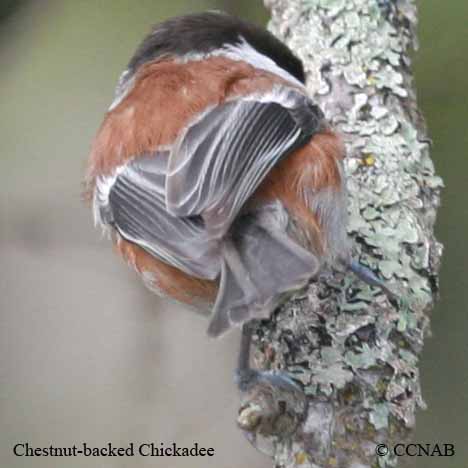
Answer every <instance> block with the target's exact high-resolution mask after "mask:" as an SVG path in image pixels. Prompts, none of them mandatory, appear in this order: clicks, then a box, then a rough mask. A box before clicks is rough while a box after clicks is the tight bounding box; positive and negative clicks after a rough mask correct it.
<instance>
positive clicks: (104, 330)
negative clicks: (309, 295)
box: [0, 0, 468, 468]
mask: <svg viewBox="0 0 468 468" xmlns="http://www.w3.org/2000/svg"><path fill="white" fill-rule="evenodd" d="M207 8H218V9H224V10H227V11H230V12H233V13H236V14H239V15H241V16H244V17H246V18H250V19H253V20H255V21H257V22H259V23H262V24H264V23H265V22H266V21H267V18H268V15H267V12H266V11H265V10H264V9H263V6H262V3H261V2H260V1H255V2H254V1H248V0H243V1H228V0H225V1H221V0H220V1H208V0H207V1H201V0H197V1H188V0H185V1H184V0H172V1H170V2H169V1H156V0H139V1H132V0H101V1H91V0H60V1H59V0H32V1H15V0H11V1H0V63H1V73H0V106H1V114H0V115H1V125H0V168H1V170H0V193H1V197H0V259H1V266H2V269H1V271H0V311H1V315H0V320H1V327H0V338H1V341H0V364H1V367H0V379H1V387H0V424H1V426H0V432H1V435H0V439H1V440H0V450H1V452H0V465H1V466H5V467H12V468H14V467H69V466H70V467H82V466H83V467H85V466H86V467H88V466H89V467H96V466H100V467H101V466H102V467H127V466H128V467H129V466H132V467H146V466H161V467H167V466H170V467H179V466H186V467H191V468H196V467H202V466H203V467H204V468H205V467H207V466H213V467H215V466H216V467H217V468H223V467H226V468H236V467H241V466H256V467H258V468H262V467H268V466H270V464H269V461H268V459H266V458H265V457H264V456H262V455H260V454H258V453H257V452H255V450H253V449H252V448H251V447H250V446H249V445H248V444H247V443H246V441H245V440H244V439H243V437H242V435H241V434H239V431H237V429H236V427H235V425H234V418H235V414H236V410H237V404H238V397H237V394H236V391H235V388H234V385H233V383H232V369H233V367H234V362H235V354H236V352H237V344H238V343H237V342H238V334H236V333H232V334H230V335H229V336H228V337H227V338H226V339H225V340H221V341H210V340H208V339H207V338H206V336H205V325H206V324H205V322H204V321H203V320H201V319H199V318H198V317H196V316H194V315H193V314H190V313H185V311H183V310H182V309H179V308H178V307H176V306H173V305H167V304H166V303H165V302H162V301H159V300H158V299H157V298H155V297H154V296H152V295H151V294H150V293H149V292H148V291H146V290H145V289H144V288H143V287H142V286H141V285H140V283H139V281H138V280H137V279H136V277H135V276H134V275H133V274H132V273H131V272H129V271H128V270H127V268H125V266H124V265H123V263H122V262H120V261H119V260H118V259H117V258H116V257H115V256H114V255H113V253H112V249H111V248H110V245H109V244H108V243H107V242H106V241H104V240H101V239H100V238H99V233H98V232H97V231H95V230H94V229H93V227H92V222H91V216H90V213H89V212H88V210H87V209H86V208H85V207H84V206H82V204H81V203H80V181H81V178H82V174H83V169H84V162H85V159H86V156H87V153H88V150H89V145H90V141H91V139H92V137H93V135H94V133H95V131H96V129H97V127H98V125H99V123H100V121H101V118H102V116H103V113H104V111H105V110H106V109H107V107H108V105H109V103H110V102H111V100H112V93H113V87H114V84H115V82H116V80H117V78H118V76H119V74H120V72H121V71H122V69H123V68H124V66H125V65H126V63H127V61H128V59H129V57H130V55H131V53H132V52H133V50H134V49H135V47H136V45H137V43H138V42H139V41H140V40H141V38H142V36H143V34H144V33H146V32H147V31H148V30H149V28H150V26H151V25H152V24H154V23H156V22H158V21H159V20H160V19H163V18H166V17H169V16H173V15H177V14H181V13H187V12H189V11H197V10H202V9H207ZM467 18H468V2H466V0H451V1H450V2H440V1H437V0H424V1H421V2H420V28H419V38H420V45H421V46H420V50H419V51H418V52H417V54H416V55H415V72H416V79H417V81H416V83H417V90H418V96H419V103H420V106H421V108H422V110H423V112H424V114H425V116H426V118H427V121H428V125H429V130H430V135H431V137H432V139H433V140H434V149H433V157H434V160H435V163H436V167H437V170H438V172H439V174H440V175H441V176H442V177H443V178H444V180H445V183H446V187H447V188H446V189H445V191H444V194H443V204H442V207H441V209H440V211H439V217H438V226H437V236H438V238H439V239H440V240H441V241H442V242H443V243H444V244H445V256H444V261H443V268H442V272H441V300H440V302H439V304H438V306H437V307H436V309H435V310H434V312H433V314H432V329H433V337H432V338H430V339H428V340H427V345H426V348H425V350H424V354H423V356H422V362H421V371H422V384H423V393H424V395H425V399H426V401H427V403H428V406H429V407H428V410H427V411H424V412H420V413H419V414H418V420H417V430H416V434H415V441H417V442H420V443H436V442H438V443H453V444H455V447H456V456H455V457H452V458H447V459H441V458H419V459H413V460H410V463H409V464H408V466H414V467H437V468H440V467H444V468H466V467H467V466H468V464H467V463H468V359H467V356H468V338H467V337H468V326H467V323H468V322H467V310H466V304H467V299H468V297H467V291H468V280H467V268H466V264H467V263H468V248H467V244H466V241H467V237H468V236H467V230H468V203H467V187H468V159H467V150H466V148H467V147H468V128H467V108H468V91H467V86H466V81H467V79H466V76H467V73H468V59H467V57H468V47H467V45H468V27H467ZM82 440H86V441H89V442H90V443H93V444H95V445H97V446H101V445H104V444H105V443H107V442H110V441H112V442H114V443H116V444H126V443H128V442H129V441H135V442H137V443H139V442H145V441H149V442H151V441H156V442H161V441H163V442H166V443H169V442H171V441H176V442H177V443H179V444H181V445H184V444H185V445H187V444H191V443H192V442H195V441H198V442H199V443H200V444H201V445H204V446H207V447H214V448H215V451H216V456H215V457H213V459H209V460H207V459H202V458H192V459H185V460H184V459H182V460H175V459H171V460H170V461H168V460H167V459H166V460H164V459H158V458H153V459H144V458H140V457H137V458H134V459H103V458H101V459H95V460H91V459H85V458H75V459H72V458H68V459H58V458H55V459H53V458H34V459H32V458H15V457H14V456H13V454H12V446H13V445H14V444H15V443H17V442H25V441H29V442H30V443H31V444H33V445H34V446H46V445H48V444H50V443H54V444H55V445H57V446H60V445H72V444H73V443H76V442H79V441H82Z"/></svg>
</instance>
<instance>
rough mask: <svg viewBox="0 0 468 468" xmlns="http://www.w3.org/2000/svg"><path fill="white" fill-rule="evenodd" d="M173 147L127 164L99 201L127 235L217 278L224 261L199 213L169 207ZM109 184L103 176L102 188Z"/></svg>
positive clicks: (106, 218) (108, 220)
mask: <svg viewBox="0 0 468 468" xmlns="http://www.w3.org/2000/svg"><path fill="white" fill-rule="evenodd" d="M167 156H168V155H167V153H165V152H158V153H155V154H152V155H148V156H143V157H139V158H138V159H135V160H133V161H132V162H130V163H128V164H127V165H126V166H124V167H123V168H121V170H120V171H119V172H118V175H117V176H116V177H115V180H113V181H112V182H113V183H112V186H111V188H110V190H109V192H108V197H107V203H105V202H104V203H101V204H100V206H99V210H100V217H101V219H102V222H103V223H105V224H111V225H112V226H114V228H115V229H116V230H117V231H118V232H119V234H120V235H121V236H122V237H123V238H124V239H127V240H129V241H131V242H134V243H135V244H137V245H139V246H140V247H142V248H144V249H145V250H147V251H148V252H149V253H151V254H152V255H155V256H156V257H158V258H160V259H161V260H163V261H164V262H166V263H168V264H169V265H172V266H175V267H177V268H179V269H181V270H182V271H185V272H187V273H189V274H191V275H195V276H197V277H201V278H209V279H214V278H216V277H217V276H218V274H219V270H220V266H219V265H218V264H219V262H218V260H217V257H216V255H215V253H214V250H215V247H216V246H214V243H213V242H212V241H210V240H209V239H207V236H206V230H205V229H204V223H203V220H202V219H201V218H200V217H199V216H193V217H177V216H173V215H171V214H170V213H168V212H167V210H166V198H165V179H166V175H165V173H166V166H167ZM100 187H103V188H105V182H104V181H103V182H101V184H100V183H99V181H98V185H97V189H99V188H100Z"/></svg>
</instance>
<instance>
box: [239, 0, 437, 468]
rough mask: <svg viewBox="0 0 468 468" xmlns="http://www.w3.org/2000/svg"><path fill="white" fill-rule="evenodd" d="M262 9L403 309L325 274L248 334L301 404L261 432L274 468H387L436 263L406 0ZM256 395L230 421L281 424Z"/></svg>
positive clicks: (275, 404)
mask: <svg viewBox="0 0 468 468" xmlns="http://www.w3.org/2000/svg"><path fill="white" fill-rule="evenodd" d="M265 3H266V5H267V7H268V8H269V9H270V10H271V15H272V20H271V23H270V29H271V31H272V32H273V33H274V34H276V35H277V36H278V37H280V38H281V39H282V40H283V41H285V42H286V43H287V44H288V45H289V46H290V48H291V49H292V50H294V51H295V53H296V54H297V55H298V56H299V57H300V58H301V59H302V60H303V62H304V64H305V67H306V71H307V76H308V87H309V90H310V94H311V96H313V97H314V98H315V99H316V101H317V102H318V103H319V104H320V106H321V107H322V109H323V110H324V112H325V114H326V116H327V118H328V119H329V120H330V121H331V122H332V123H333V125H334V126H335V128H336V129H337V130H338V131H340V132H341V133H342V135H343V138H344V140H345V142H346V145H347V158H346V161H345V170H346V175H347V187H348V192H349V216H350V219H349V228H348V229H349V235H350V236H351V238H352V239H353V241H354V245H355V251H354V254H355V257H356V258H359V260H360V261H361V263H363V264H365V265H368V266H369V267H370V268H371V269H372V270H373V271H375V272H376V273H377V274H378V275H379V276H380V277H381V278H383V279H384V280H385V281H386V282H387V284H388V285H389V287H390V288H391V289H392V290H393V291H395V292H396V293H397V294H398V295H399V296H400V297H401V301H400V303H393V304H392V303H391V302H390V301H389V300H388V298H387V297H386V296H385V295H384V294H382V292H381V291H379V290H378V289H375V288H370V287H368V286H366V285H365V284H363V283H362V282H361V281H360V280H358V279H357V278H356V277H354V276H353V275H352V274H350V273H346V272H336V271H334V272H331V271H330V272H325V273H324V275H323V276H322V277H321V278H320V280H319V281H318V282H314V283H312V284H311V285H310V286H309V288H308V289H307V290H306V291H302V292H300V293H298V294H296V295H295V296H294V297H293V298H292V299H291V300H290V301H289V302H288V303H287V304H285V305H284V306H283V307H282V308H281V309H280V310H279V311H277V312H276V313H275V315H274V317H273V319H272V320H271V321H270V322H267V323H265V324H262V325H261V326H259V328H258V330H257V334H256V339H255V348H256V352H255V357H256V362H257V364H258V366H259V367H262V368H265V367H266V368H270V369H281V370H286V371H288V372H290V373H292V374H294V375H295V376H296V378H298V379H300V380H301V381H302V382H303V384H304V386H305V390H306V395H307V397H308V407H307V410H306V411H305V412H304V413H302V414H300V413H297V412H296V419H294V418H292V419H291V418H290V419H289V420H288V419H287V418H286V419H284V418H283V419H282V420H281V421H282V424H283V426H284V424H286V427H287V428H288V430H283V431H281V430H277V431H276V432H275V431H271V430H270V431H269V430H265V431H263V432H264V433H263V438H264V439H266V442H267V443H268V444H269V446H270V453H271V454H272V456H273V457H274V460H275V464H276V466H279V467H293V466H301V467H353V468H364V467H371V466H372V467H374V466H379V467H384V466H394V465H395V464H396V459H395V458H394V457H392V455H391V454H389V455H388V456H386V457H377V456H376V454H375V447H376V445H377V444H379V443H386V444H388V446H389V447H391V446H392V445H394V444H395V443H397V442H404V441H405V440H407V438H408V437H409V436H410V433H411V429H412V428H413V427H414V424H415V413H416V410H417V409H418V408H422V407H424V402H423V399H422V396H421V390H420V381H419V371H418V359H419V356H420V353H421V351H422V347H423V341H424V337H425V335H426V334H427V332H428V328H429V319H428V312H429V311H430V310H431V308H432V306H433V302H434V299H435V297H436V296H437V272H438V269H439V262H440V257H441V253H442V246H441V245H440V244H439V243H438V242H437V241H436V240H435V238H434V234H433V227H434V222H435V215H436V209H437V207H438V204H439V191H440V189H441V187H442V181H441V179H440V178H439V177H437V176H436V175H435V174H434V167H433V164H432V161H431V159H430V157H429V149H430V143H429V140H428V138H427V135H426V130H425V126H424V122H423V119H422V117H421V115H420V114H419V112H418V110H417V107H416V97H415V91H414V88H413V81H412V76H411V70H410V58H409V53H410V51H411V49H412V48H414V47H415V45H416V36H415V26H416V19H417V11H416V7H415V3H414V1H413V0H393V1H391V0H265ZM262 398H263V400H262ZM268 398H269V401H265V395H263V396H262V397H259V396H258V395H257V394H256V395H247V396H245V398H244V404H243V407H242V411H241V415H240V417H245V416H246V414H250V413H246V411H247V412H249V411H250V412H251V411H252V408H253V409H254V413H255V409H257V410H258V411H260V413H261V411H263V412H265V411H266V412H267V413H268V412H270V413H271V411H273V412H275V411H276V412H280V413H281V412H283V416H284V415H287V411H288V410H286V411H285V408H284V405H282V404H279V401H276V400H281V397H280V396H275V395H271V394H269V395H268ZM268 398H267V400H268ZM275 398H276V400H275ZM301 404H302V402H300V404H299V406H300V405H301ZM255 405H256V406H255ZM269 405H270V406H269ZM259 408H260V409H259ZM278 408H279V409H278ZM258 411H257V413H255V414H256V416H255V418H254V420H255V421H256V423H255V424H254V425H253V426H252V431H253V432H255V431H257V433H258V427H259V425H258V420H259V417H258ZM293 412H294V411H293ZM280 419H281V418H280ZM285 421H286V423H285ZM288 421H289V422H290V423H291V424H292V425H291V424H290V426H287V423H288ZM247 426H248V424H247ZM279 427H282V426H281V424H280V426H279ZM244 428H245V427H244ZM272 434H273V435H272ZM257 435H258V434H257ZM257 442H258V441H257Z"/></svg>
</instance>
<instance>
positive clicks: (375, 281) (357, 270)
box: [347, 260, 398, 300]
mask: <svg viewBox="0 0 468 468" xmlns="http://www.w3.org/2000/svg"><path fill="white" fill-rule="evenodd" d="M347 266H348V268H349V269H350V270H351V271H352V272H353V273H354V274H355V275H356V276H357V277H358V278H359V279H361V280H362V281H364V283H366V284H368V285H370V286H377V287H378V288H380V289H381V290H382V291H383V292H384V293H385V294H386V295H387V297H388V298H389V299H394V300H398V296H397V295H396V294H395V293H394V292H393V291H390V289H389V288H388V287H387V285H386V284H385V282H384V281H382V280H381V279H380V278H378V277H377V275H376V274H375V273H374V272H373V271H372V270H371V269H370V268H367V267H366V266H364V265H361V264H360V263H359V262H358V261H357V260H351V261H350V262H349V263H348V265H347Z"/></svg>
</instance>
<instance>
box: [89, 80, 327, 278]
mask: <svg viewBox="0 0 468 468" xmlns="http://www.w3.org/2000/svg"><path fill="white" fill-rule="evenodd" d="M322 117H323V116H322V114H321V112H320V111H319V110H318V108H317V107H316V106H313V105H312V103H311V101H310V100H309V99H308V98H307V97H306V96H304V95H302V94H300V93H299V92H296V91H294V90H291V89H289V88H284V87H282V88H279V89H278V90H276V91H275V92H274V93H272V94H271V95H270V96H266V97H262V98H257V99H255V98H254V97H248V98H242V99H237V100H235V101H230V102H226V103H223V104H220V105H218V106H216V107H214V108H212V109H210V110H208V111H207V112H206V113H204V114H202V115H201V116H200V117H199V118H198V119H197V120H196V121H195V122H193V123H192V124H191V125H190V126H189V128H188V130H187V131H186V132H185V133H184V134H183V135H181V136H180V137H179V138H178V140H177V142H176V143H175V144H174V146H173V147H172V148H171V149H170V150H168V151H158V152H157V153H155V154H150V155H146V156H139V157H138V158H135V159H134V160H133V161H131V162H129V163H127V164H126V165H124V166H122V167H120V168H119V169H118V170H117V173H116V174H115V175H114V176H112V177H108V178H105V179H103V180H98V181H97V186H96V194H95V208H96V211H97V216H96V218H97V219H98V220H100V221H101V222H102V223H103V224H111V225H113V226H114V228H115V229H116V230H117V231H118V232H119V233H120V235H121V236H122V237H123V238H125V239H127V240H130V241H131V242H134V243H136V244H137V245H139V246H141V247H142V248H144V249H145V250H147V251H148V252H150V253H151V254H152V255H155V256H156V257H158V258H160V259H162V260H163V261H165V262H166V263H168V264H170V265H173V266H175V267H177V268H179V269H181V270H182V271H185V272H187V273H189V274H191V275H195V276H197V277H200V278H207V279H214V278H216V277H217V276H218V275H219V274H220V273H221V269H222V266H223V264H224V259H223V253H222V252H221V250H222V246H221V245H220V243H219V239H220V238H221V237H222V235H223V234H224V233H225V232H226V231H227V229H228V228H229V226H230V225H231V224H232V222H233V220H234V218H235V217H236V215H237V214H238V213H239V211H240V210H241V208H242V206H243V205H244V203H245V202H246V200H247V199H248V197H249V196H250V195H251V194H252V193H253V192H254V191H255V189H256V188H257V187H258V186H259V185H260V183H261V182H262V180H263V179H264V178H265V176H266V175H267V174H268V172H269V171H270V170H271V168H272V167H273V166H274V165H275V164H276V163H277V162H278V161H279V160H280V159H281V158H283V157H285V156H286V155H287V154H289V153H290V152H291V151H292V150H294V149H295V148H296V147H298V146H300V145H302V144H304V143H305V142H306V141H307V140H308V139H309V138H310V137H311V136H312V135H313V133H314V132H316V131H317V129H318V127H319V125H320V122H321V119H322ZM208 218H209V219H210V223H207V222H206V220H207V219H208ZM207 226H209V228H208V227H207Z"/></svg>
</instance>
